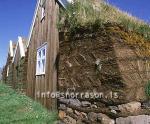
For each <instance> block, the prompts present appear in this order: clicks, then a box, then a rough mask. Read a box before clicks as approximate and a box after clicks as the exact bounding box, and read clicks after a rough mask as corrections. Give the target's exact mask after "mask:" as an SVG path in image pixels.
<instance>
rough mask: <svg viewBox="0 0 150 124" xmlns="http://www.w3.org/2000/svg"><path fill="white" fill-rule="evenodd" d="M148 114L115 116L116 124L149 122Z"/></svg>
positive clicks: (147, 123)
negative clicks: (125, 116)
mask: <svg viewBox="0 0 150 124" xmlns="http://www.w3.org/2000/svg"><path fill="white" fill-rule="evenodd" d="M149 123H150V116H148V115H138V116H129V117H127V118H122V117H120V118H117V119H116V124H149Z"/></svg>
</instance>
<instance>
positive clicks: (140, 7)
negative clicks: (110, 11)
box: [0, 0, 150, 67]
mask: <svg viewBox="0 0 150 124" xmlns="http://www.w3.org/2000/svg"><path fill="white" fill-rule="evenodd" d="M107 1H108V2H109V3H111V4H113V5H115V6H116V7H119V8H120V9H122V10H124V11H127V12H129V13H131V14H132V15H134V16H137V17H138V18H141V19H143V20H145V21H147V22H150V1H149V0H107ZM35 5H36V0H0V67H3V65H4V64H5V63H6V57H7V51H8V44H9V40H13V41H16V40H17V37H18V36H23V37H28V34H29V29H30V25H31V22H32V18H33V13H34V9H35Z"/></svg>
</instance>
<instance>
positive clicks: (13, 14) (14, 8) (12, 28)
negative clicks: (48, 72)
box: [0, 0, 36, 67]
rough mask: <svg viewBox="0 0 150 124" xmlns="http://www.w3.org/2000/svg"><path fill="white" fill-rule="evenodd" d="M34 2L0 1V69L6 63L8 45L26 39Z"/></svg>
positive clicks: (20, 0)
mask: <svg viewBox="0 0 150 124" xmlns="http://www.w3.org/2000/svg"><path fill="white" fill-rule="evenodd" d="M35 5H36V0H0V67H3V65H4V64H5V63H6V58H7V53H8V52H7V51H8V44H9V41H10V40H13V41H16V40H17V38H18V36H23V37H27V36H28V33H29V29H30V25H31V22H32V17H33V14H34V9H35Z"/></svg>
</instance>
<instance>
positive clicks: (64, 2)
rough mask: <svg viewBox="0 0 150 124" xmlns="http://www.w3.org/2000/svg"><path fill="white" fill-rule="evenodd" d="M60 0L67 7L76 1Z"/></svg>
mask: <svg viewBox="0 0 150 124" xmlns="http://www.w3.org/2000/svg"><path fill="white" fill-rule="evenodd" d="M58 2H59V3H60V4H61V5H62V6H63V7H64V8H66V7H67V5H68V4H71V3H74V0H58Z"/></svg>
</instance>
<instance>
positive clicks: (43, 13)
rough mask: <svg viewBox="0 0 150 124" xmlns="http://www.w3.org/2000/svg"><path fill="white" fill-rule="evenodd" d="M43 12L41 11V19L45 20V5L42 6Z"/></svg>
mask: <svg viewBox="0 0 150 124" xmlns="http://www.w3.org/2000/svg"><path fill="white" fill-rule="evenodd" d="M41 11H42V12H41V20H43V19H44V17H45V7H42V10H41Z"/></svg>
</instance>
